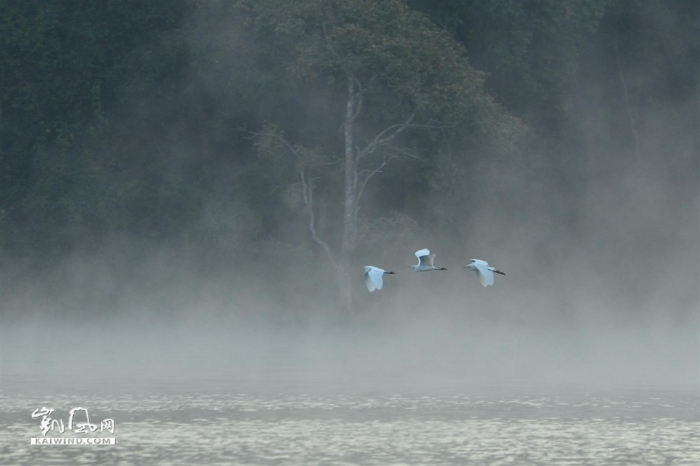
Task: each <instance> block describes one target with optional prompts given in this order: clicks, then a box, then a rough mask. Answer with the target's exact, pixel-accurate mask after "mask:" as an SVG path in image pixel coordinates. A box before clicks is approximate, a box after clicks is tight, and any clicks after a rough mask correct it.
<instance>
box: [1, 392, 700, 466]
mask: <svg viewBox="0 0 700 466" xmlns="http://www.w3.org/2000/svg"><path fill="white" fill-rule="evenodd" d="M191 388H194V387H191ZM47 404H50V405H51V407H53V408H55V409H56V412H57V413H66V412H68V410H69V409H70V408H72V407H74V406H76V405H80V406H85V407H87V408H88V409H90V412H91V414H92V415H93V416H96V417H98V418H105V417H109V418H113V419H114V420H115V423H116V431H115V434H113V435H114V436H115V437H116V438H117V446H116V447H96V446H89V447H88V446H80V447H77V446H30V445H29V438H30V437H38V436H40V432H39V424H38V420H35V419H31V417H30V414H31V411H32V410H34V409H36V408H37V407H39V406H44V405H47ZM699 408H700V405H699V402H698V397H697V395H695V394H693V393H681V392H647V391H635V392H628V393H617V394H611V393H608V394H601V393H598V394H566V395H563V394H562V395H552V394H548V395H545V394H541V393H540V394H536V395H530V396H528V395H523V394H517V395H516V394H510V395H507V394H505V393H503V392H500V393H492V394H470V395H465V394H462V395H458V394H454V395H441V396H418V395H413V396H406V395H398V394H395V395H392V394H362V395H360V394H355V395H342V394H337V395H304V394H294V395H290V394H286V395H285V394H271V393H268V394H257V395H254V394H226V395H223V394H214V393H195V392H190V393H189V394H186V393H179V394H163V395H155V394H154V395H141V396H135V395H123V394H122V395H110V396H95V395H92V396H75V395H71V396H60V395H51V396H46V395H38V394H36V395H28V394H18V393H15V394H13V395H2V396H0V414H1V418H0V463H2V464H134V465H139V464H145V463H149V464H276V465H284V464H289V465H299V464H381V465H384V464H474V465H481V464H484V465H487V464H488V465H494V464H567V465H579V464H580V465H584V464H585V465H596V464H600V465H629V464H651V465H654V464H659V465H669V464H671V465H697V464H700V415H699V414H698V413H699V412H698V410H699ZM48 435H49V436H51V435H53V436H60V434H57V433H49V434H48ZM109 435H110V436H112V434H109Z"/></svg>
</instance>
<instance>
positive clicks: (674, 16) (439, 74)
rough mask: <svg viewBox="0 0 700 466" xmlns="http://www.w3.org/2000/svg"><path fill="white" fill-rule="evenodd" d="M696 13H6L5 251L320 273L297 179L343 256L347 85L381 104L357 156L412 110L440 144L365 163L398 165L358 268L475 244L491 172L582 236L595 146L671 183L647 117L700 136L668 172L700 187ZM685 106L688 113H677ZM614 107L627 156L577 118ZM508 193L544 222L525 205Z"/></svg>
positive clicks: (678, 0) (220, 9)
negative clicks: (424, 239) (119, 253)
mask: <svg viewBox="0 0 700 466" xmlns="http://www.w3.org/2000/svg"><path fill="white" fill-rule="evenodd" d="M697 10H698V7H697V2H694V1H691V0H672V1H662V0H652V1H635V0H582V1H577V2H566V1H560V0H526V1H520V0H489V1H478V2H474V1H463V0H444V1H439V2H438V1H433V0H406V1H402V0H386V1H377V0H346V1H330V0H241V1H236V2H234V1H230V2H229V1H204V0H151V1H147V2H143V1H136V0H70V1H69V0H0V254H2V255H4V257H13V258H22V259H24V260H26V261H27V262H28V263H33V262H35V263H41V262H42V261H44V260H46V259H47V258H54V259H56V260H58V259H62V258H64V257H67V256H68V255H70V253H71V252H74V251H76V250H91V251H95V250H100V248H102V247H103V246H104V245H105V244H106V243H108V242H109V241H113V239H114V238H115V237H119V238H122V240H123V241H125V242H126V243H128V244H129V245H131V246H134V245H136V246H134V249H133V250H132V252H131V254H133V257H134V261H135V262H137V259H136V258H137V257H138V256H139V255H140V254H141V253H143V252H144V251H147V250H152V249H157V248H159V247H165V248H172V250H176V251H178V252H179V253H182V254H183V256H186V257H188V259H187V260H184V259H183V262H185V263H187V264H189V266H191V267H192V269H193V270H196V271H198V272H197V273H200V274H201V275H202V276H206V275H207V274H211V275H217V274H221V275H226V274H231V276H235V274H236V272H232V271H231V264H232V261H234V260H235V258H236V257H238V255H239V254H240V253H241V251H242V250H245V253H246V254H247V256H248V257H249V259H251V260H253V259H255V258H257V259H260V260H261V261H263V262H265V261H270V262H272V261H274V260H279V261H282V262H284V261H288V262H290V261H291V262H294V261H302V262H304V261H306V262H304V264H303V267H304V268H303V270H304V271H305V273H314V270H313V269H314V267H313V265H314V264H315V263H322V262H323V253H322V252H321V251H320V250H319V248H318V245H317V244H315V243H314V242H313V241H312V239H311V238H310V237H309V231H308V219H307V213H308V212H307V211H306V207H305V205H304V202H303V200H302V191H301V188H300V180H299V174H300V173H308V174H309V175H310V176H311V177H313V178H314V181H313V183H314V187H315V189H316V194H317V197H316V204H315V206H316V208H317V223H318V224H317V229H318V230H319V231H320V232H322V233H323V234H324V237H326V238H329V243H331V246H333V247H338V246H339V243H340V240H339V239H338V237H339V231H340V228H341V227H340V225H341V224H342V219H341V217H342V215H343V214H342V207H341V206H342V203H343V198H342V192H341V191H342V190H341V188H340V186H341V185H342V183H343V164H342V157H343V150H344V145H343V143H344V141H343V124H344V116H345V114H344V111H345V108H346V103H347V92H348V91H347V82H348V81H347V80H348V78H349V77H351V78H352V79H355V80H356V81H357V83H359V84H361V85H362V89H363V90H364V92H365V94H364V102H363V103H364V107H363V110H362V114H361V117H358V120H357V121H356V122H355V124H356V126H355V128H356V131H355V143H356V145H357V146H358V149H357V150H361V149H362V147H365V146H367V145H368V144H370V143H371V141H372V140H373V138H375V137H376V136H377V134H378V133H379V132H380V131H381V130H382V129H383V128H387V127H388V126H391V125H392V124H396V123H398V122H403V121H405V120H406V118H407V116H408V115H410V114H411V113H412V112H415V118H416V120H415V122H416V123H420V124H422V125H424V127H423V128H422V129H421V130H417V131H406V132H405V133H402V134H401V135H400V136H399V137H397V139H396V140H395V141H393V142H394V143H392V145H387V146H385V147H382V148H381V149H378V150H377V151H376V152H374V153H372V155H371V157H368V158H367V159H365V161H366V162H367V164H366V165H364V166H363V167H362V168H361V170H369V171H371V170H373V169H376V168H377V167H379V166H380V164H381V163H383V162H384V161H388V162H389V163H388V165H387V167H386V169H383V170H382V171H381V173H380V174H379V175H378V176H375V177H374V178H372V180H371V182H370V183H368V184H367V186H366V191H365V196H366V198H370V199H372V200H373V201H374V202H372V203H368V204H363V205H362V206H361V210H360V215H359V222H358V227H357V229H358V237H359V243H360V246H358V248H359V249H358V255H359V256H362V257H371V254H370V252H371V251H375V252H376V251H381V250H385V251H393V250H394V249H395V248H398V247H399V246H398V245H400V247H409V245H410V247H413V246H415V245H414V244H413V243H411V241H413V239H414V238H416V237H419V236H420V235H417V234H416V232H418V231H421V229H422V228H425V226H426V225H431V226H430V227H428V228H432V229H433V231H431V232H428V233H431V234H432V233H435V232H438V231H439V232H443V234H444V235H445V236H450V237H451V238H452V239H456V240H462V239H463V238H464V236H465V235H466V234H467V233H466V231H467V230H468V226H465V225H468V222H464V223H459V222H460V220H459V219H462V218H469V217H470V214H471V213H474V212H477V211H478V209H479V208H480V207H479V206H480V205H482V202H483V201H484V199H483V198H481V197H480V196H481V195H482V194H481V193H482V192H483V191H482V186H481V185H480V184H479V183H483V182H484V181H483V180H486V179H489V178H488V176H486V175H485V174H487V173H488V172H489V170H493V169H494V168H493V167H499V169H502V170H501V171H502V172H503V173H508V172H509V173H516V172H517V173H518V174H519V175H521V176H522V177H523V178H526V177H530V178H531V179H532V185H531V186H536V187H537V188H536V189H542V190H544V189H545V188H543V187H542V186H545V185H546V186H550V187H551V188H552V190H553V191H555V192H557V193H559V195H558V196H556V197H552V198H551V199H549V198H548V199H547V202H548V203H549V204H548V205H547V206H546V208H548V209H551V213H552V218H554V219H555V220H553V223H557V224H558V225H563V228H571V229H572V230H575V228H576V226H577V225H578V222H580V218H579V217H578V215H577V213H576V212H575V211H574V210H573V209H571V208H567V207H566V206H568V205H570V204H573V203H575V200H576V199H577V197H578V196H580V195H581V194H582V193H583V192H584V191H585V186H584V185H583V182H582V176H581V173H582V172H584V171H585V170H586V167H587V164H589V163H590V160H592V159H593V158H594V157H595V154H597V153H598V152H597V151H595V150H594V149H591V148H590V147H586V144H587V143H588V144H590V145H595V144H609V145H610V144H614V145H615V147H616V148H619V149H620V150H619V152H616V153H619V154H623V155H620V156H619V159H616V160H615V161H614V162H615V163H619V164H620V165H625V166H627V165H629V164H630V160H631V158H630V157H626V155H629V154H630V153H635V152H636V159H637V162H638V163H639V165H640V166H641V167H642V168H641V170H651V168H650V167H655V166H657V165H655V164H654V160H653V159H654V157H662V156H663V148H660V149H659V148H657V147H655V146H653V145H652V144H651V142H650V141H651V140H652V136H653V134H655V133H654V130H655V128H654V124H655V123H656V122H657V121H656V120H653V119H651V118H647V119H645V118H644V117H643V116H644V115H647V114H654V115H661V116H660V117H659V118H660V119H661V118H662V119H663V121H664V125H665V126H663V127H674V128H676V133H675V134H677V135H678V137H679V138H680V137H681V135H683V137H686V138H688V136H687V134H695V136H694V137H693V136H691V137H689V139H692V140H689V141H688V142H687V143H686V145H687V147H689V148H690V149H688V150H687V151H686V153H685V156H684V157H681V158H679V159H677V162H678V163H677V164H676V165H674V167H675V168H672V169H669V170H668V173H666V175H665V176H667V177H669V178H672V177H677V178H678V179H680V180H684V181H683V182H684V183H686V184H690V183H692V182H694V181H696V178H695V176H696V175H697V170H698V162H697V153H696V152H693V150H692V147H693V144H695V147H697V145H698V144H700V141H698V136H697V135H698V134H700V131H697V129H698V128H700V126H698V125H697V119H698V113H699V112H700V97H698V90H697V89H698V76H699V73H700V70H699V66H700V65H699V63H700V51H699V50H700V37H699V36H700V34H699V33H698V24H699V23H698V11H697ZM586 83H593V84H591V85H590V87H586ZM669 101H673V102H676V103H679V105H678V106H676V107H673V110H669V111H666V109H665V108H662V107H663V106H664V104H665V103H668V102H669ZM596 105H597V106H598V107H599V108H602V109H603V110H601V113H604V114H605V115H604V120H605V121H603V122H601V126H604V127H606V128H611V131H610V134H612V136H609V139H608V140H605V138H604V136H603V135H596V137H597V138H598V139H595V140H594V141H593V142H591V141H590V140H588V139H586V138H585V137H584V136H583V135H582V133H583V131H582V130H580V128H578V127H577V126H576V122H577V121H578V119H579V118H580V117H581V115H582V114H583V113H585V111H586V110H587V109H589V108H590V107H593V106H596ZM679 108H680V109H682V110H678V109H679ZM582 109H583V110H582ZM598 116H599V114H596V118H597V117H598ZM516 117H517V118H516ZM591 119H593V117H591ZM520 121H523V122H524V123H525V125H527V128H528V129H529V133H527V134H526V130H525V126H524V125H522V124H521V123H520ZM669 122H670V123H669ZM693 128H694V129H695V130H696V131H695V132H693V130H692V129H693ZM262 133H270V134H274V135H278V136H279V138H277V139H274V138H260V137H259V136H260V134H262ZM645 135H648V138H646V139H645ZM282 140H284V141H287V142H289V143H290V144H291V147H292V148H293V149H294V151H296V156H295V155H294V154H293V153H292V152H290V151H289V147H284V144H283V143H282V142H281V141H282ZM624 154H626V155H624ZM657 154H661V155H657ZM612 165H614V163H613V164H612ZM645 167H646V168H645ZM480 180H481V181H480ZM472 181H473V183H471V184H469V182H472ZM506 184H507V183H506ZM501 189H502V190H503V191H501V192H500V193H498V192H497V193H495V194H494V196H501V198H502V199H506V201H504V202H503V204H502V205H506V206H508V208H512V209H513V212H515V213H514V214H513V217H518V218H523V220H522V221H523V222H525V221H527V219H526V218H525V217H526V212H527V208H526V206H524V204H523V203H522V197H523V196H522V193H518V192H508V191H507V190H506V189H505V188H501ZM536 189H535V188H533V190H536ZM496 191H497V190H496ZM542 197H545V196H544V195H542ZM427 199H430V200H431V203H430V205H429V204H428V202H427ZM456 219H457V220H456ZM387 232H389V233H387ZM397 237H401V239H397ZM407 238H408V239H407ZM392 248H394V249H392ZM129 257H131V256H129ZM276 257H277V258H279V259H275V258H276ZM189 258H193V259H191V260H190V259H189ZM283 258H284V259H283ZM123 260H124V261H126V262H128V260H126V259H123ZM358 260H359V259H358ZM256 273H260V274H271V276H273V277H274V279H276V280H278V281H282V280H283V278H284V279H290V275H294V272H289V270H284V269H282V270H278V269H274V270H272V269H271V268H267V269H266V268H264V267H261V268H260V270H256ZM315 273H317V274H318V275H319V280H320V281H323V280H328V279H327V278H326V277H321V276H322V275H323V273H319V272H315ZM226 276H228V275H226ZM287 283H288V286H289V290H287V291H279V290H278V291H277V292H276V293H278V294H279V296H276V297H275V299H278V300H280V301H283V300H284V299H286V298H288V297H289V296H292V295H294V296H300V295H304V293H309V294H311V293H312V292H313V290H310V289H309V288H305V286H308V285H305V283H306V282H304V281H303V280H302V279H301V278H299V276H298V274H297V275H296V276H295V277H294V280H290V281H289V282H287ZM326 284H327V283H326Z"/></svg>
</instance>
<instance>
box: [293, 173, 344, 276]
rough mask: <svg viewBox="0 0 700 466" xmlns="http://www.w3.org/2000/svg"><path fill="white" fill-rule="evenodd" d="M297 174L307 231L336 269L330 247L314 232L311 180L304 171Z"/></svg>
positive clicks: (314, 220) (314, 219) (314, 221)
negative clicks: (307, 226) (298, 175)
mask: <svg viewBox="0 0 700 466" xmlns="http://www.w3.org/2000/svg"><path fill="white" fill-rule="evenodd" d="M299 174H300V175H301V186H302V191H303V197H304V205H306V208H307V209H308V210H309V231H310V232H311V239H313V240H314V241H315V242H316V244H318V245H320V246H321V247H322V248H323V251H324V252H325V253H326V256H327V257H328V260H329V261H330V263H331V265H333V268H335V269H336V270H337V269H338V264H337V262H336V260H335V257H333V253H332V252H331V249H330V248H329V247H328V243H326V242H325V241H323V240H322V239H321V238H319V237H318V235H317V234H316V217H315V216H314V197H313V196H314V191H313V185H312V183H313V180H308V181H307V180H306V176H305V175H304V171H303V170H302V171H300V172H299Z"/></svg>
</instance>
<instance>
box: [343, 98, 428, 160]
mask: <svg viewBox="0 0 700 466" xmlns="http://www.w3.org/2000/svg"><path fill="white" fill-rule="evenodd" d="M415 116H416V111H415V110H414V111H413V112H411V114H410V115H409V116H408V118H407V119H406V121H404V122H403V123H398V124H395V125H391V126H389V127H388V128H386V129H384V131H382V132H381V133H379V134H377V135H376V136H375V138H374V139H373V140H372V142H370V143H369V144H367V146H365V148H364V149H362V151H360V153H359V155H358V156H357V160H360V159H362V158H364V157H366V156H367V155H369V154H371V153H372V152H374V150H375V149H376V148H377V147H378V146H381V145H383V144H386V143H388V142H390V141H392V140H393V139H394V138H396V136H398V135H399V134H400V133H401V132H402V131H403V130H405V129H406V128H408V127H409V126H412V125H411V122H412V121H413V117H415Z"/></svg>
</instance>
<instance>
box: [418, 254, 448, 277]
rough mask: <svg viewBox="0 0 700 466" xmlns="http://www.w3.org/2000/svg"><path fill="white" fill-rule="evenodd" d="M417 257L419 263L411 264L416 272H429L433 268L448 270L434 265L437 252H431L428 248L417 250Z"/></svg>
mask: <svg viewBox="0 0 700 466" xmlns="http://www.w3.org/2000/svg"><path fill="white" fill-rule="evenodd" d="M416 257H417V258H418V263H417V264H416V265H409V267H412V268H413V270H414V271H416V272H429V271H431V270H447V269H446V268H445V267H442V268H440V269H438V268H437V267H435V265H433V262H435V254H430V251H429V250H427V249H421V250H420V251H416Z"/></svg>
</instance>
